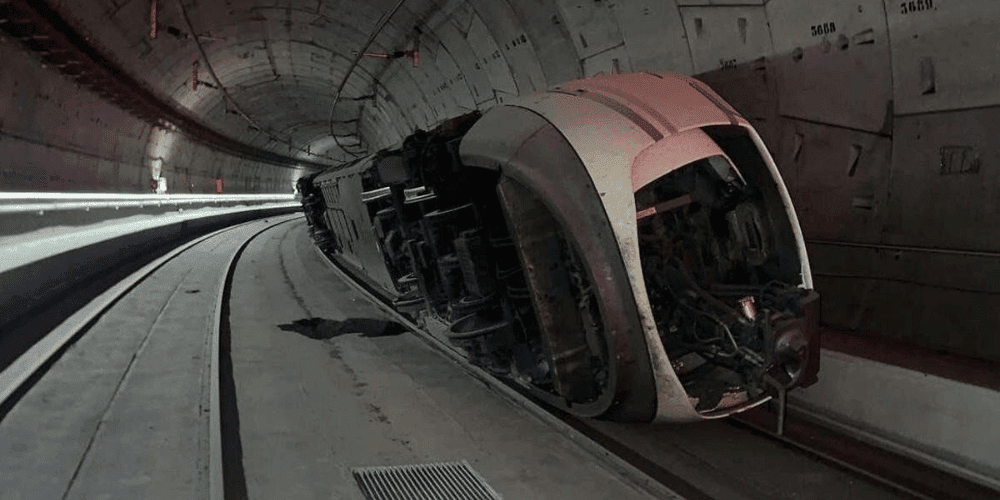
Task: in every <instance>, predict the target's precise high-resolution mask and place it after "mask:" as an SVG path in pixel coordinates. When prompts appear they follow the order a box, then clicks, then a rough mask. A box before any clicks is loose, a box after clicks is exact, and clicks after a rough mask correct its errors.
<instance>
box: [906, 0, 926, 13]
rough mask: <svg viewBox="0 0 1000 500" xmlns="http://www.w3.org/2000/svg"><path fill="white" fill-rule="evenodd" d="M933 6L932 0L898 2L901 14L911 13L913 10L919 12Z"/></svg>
mask: <svg viewBox="0 0 1000 500" xmlns="http://www.w3.org/2000/svg"><path fill="white" fill-rule="evenodd" d="M933 8H934V0H914V1H912V2H900V4H899V9H900V10H901V11H902V12H903V14H911V13H913V12H921V11H924V10H931V9H933Z"/></svg>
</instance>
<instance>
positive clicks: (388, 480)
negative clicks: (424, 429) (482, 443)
mask: <svg viewBox="0 0 1000 500" xmlns="http://www.w3.org/2000/svg"><path fill="white" fill-rule="evenodd" d="M351 472H352V473H353V474H354V479H355V480H357V482H358V486H360V487H361V491H362V492H363V493H364V494H365V498H367V499H368V500H438V499H440V500H452V499H454V500H502V497H501V496H500V495H498V494H497V492H496V491H493V488H490V486H489V485H488V484H486V481H485V480H484V479H483V477H482V476H480V475H479V473H478V472H476V471H475V470H473V469H472V466H470V465H469V462H467V461H465V460H462V461H461V462H446V463H436V464H416V465H390V466H386V467H355V468H353V469H351Z"/></svg>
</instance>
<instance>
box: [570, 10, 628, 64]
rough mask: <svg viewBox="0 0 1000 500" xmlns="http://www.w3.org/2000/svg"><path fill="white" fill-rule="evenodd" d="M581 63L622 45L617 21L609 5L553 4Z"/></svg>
mask: <svg viewBox="0 0 1000 500" xmlns="http://www.w3.org/2000/svg"><path fill="white" fill-rule="evenodd" d="M555 2H556V4H558V6H559V11H560V12H561V13H562V19H563V22H565V23H566V29H567V30H568V31H569V34H570V40H572V41H573V45H575V46H576V52H577V54H579V56H580V58H581V59H586V58H588V57H590V56H593V55H595V54H598V53H600V52H604V51H605V50H608V49H610V48H612V47H617V46H619V45H621V44H622V35H621V32H620V31H619V29H618V21H617V20H616V19H615V17H614V14H613V13H612V12H611V6H610V5H609V2H594V1H593V0H555Z"/></svg>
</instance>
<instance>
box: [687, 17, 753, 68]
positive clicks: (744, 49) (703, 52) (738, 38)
mask: <svg viewBox="0 0 1000 500" xmlns="http://www.w3.org/2000/svg"><path fill="white" fill-rule="evenodd" d="M680 11H681V17H682V18H683V19H684V29H685V31H686V32H687V39H688V45H689V46H690V48H691V57H692V58H693V61H694V72H695V73H705V72H708V71H713V70H717V69H724V68H731V67H734V66H736V65H739V64H743V63H747V62H750V61H753V60H754V59H757V58H759V57H763V56H766V55H769V54H771V52H772V50H771V34H770V32H769V31H768V25H767V15H766V14H765V12H764V7H757V6H731V7H681V8H680Z"/></svg>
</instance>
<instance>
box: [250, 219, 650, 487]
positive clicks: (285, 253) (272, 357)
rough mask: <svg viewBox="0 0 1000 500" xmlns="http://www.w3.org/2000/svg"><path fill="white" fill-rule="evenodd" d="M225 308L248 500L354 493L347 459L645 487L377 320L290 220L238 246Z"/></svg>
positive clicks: (532, 483)
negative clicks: (449, 464)
mask: <svg viewBox="0 0 1000 500" xmlns="http://www.w3.org/2000/svg"><path fill="white" fill-rule="evenodd" d="M231 318H232V353H233V354H232V356H233V365H234V377H235V380H236V388H237V401H238V406H239V414H240V435H241V440H242V447H243V465H244V468H245V474H246V480H247V488H248V492H249V495H250V497H251V498H261V499H267V498H344V499H352V498H353V499H361V498H363V496H362V495H361V493H360V490H359V489H358V486H357V484H356V483H355V481H354V479H353V477H352V476H351V472H350V471H351V468H352V467H360V466H375V465H409V464H419V463H428V462H445V461H456V460H462V459H465V460H468V462H469V463H470V464H471V465H472V467H473V468H474V469H476V470H477V471H478V472H479V473H480V474H481V475H482V476H483V477H484V478H485V479H486V481H487V482H488V483H489V484H490V485H491V486H492V487H493V488H494V489H495V490H497V491H498V492H499V493H500V494H501V495H502V496H503V497H504V498H507V499H536V498H537V499H554V498H569V499H580V500H582V499H591V498H592V499H609V498H614V499H625V498H648V497H647V496H645V494H644V493H641V492H639V491H637V490H635V489H633V488H632V487H630V486H628V485H626V484H625V483H623V482H622V481H621V480H620V478H619V477H618V476H617V475H615V474H614V473H611V472H609V471H607V470H605V469H603V468H602V467H601V466H600V465H599V464H598V463H595V461H594V458H593V457H592V456H590V455H588V454H587V453H585V452H584V451H583V450H581V449H580V448H578V447H577V446H576V445H574V444H572V443H571V442H569V441H568V440H567V439H565V438H563V437H562V436H561V435H560V434H558V433H556V432H555V431H554V430H553V429H552V428H551V427H548V426H547V425H545V424H543V423H541V422H540V421H539V420H537V419H536V418H535V417H533V416H531V415H530V414H527V413H526V412H525V411H523V410H521V409H519V408H518V407H516V406H514V405H512V404H511V403H508V402H507V401H506V400H504V399H503V398H501V397H500V396H498V395H496V394H493V393H492V392H491V391H490V390H489V389H488V388H487V387H486V386H484V385H483V384H482V383H481V382H478V381H477V380H476V379H474V378H472V377H471V376H469V375H468V374H467V373H465V372H464V371H463V370H462V369H461V368H460V367H458V366H456V365H455V364H454V363H453V362H450V361H448V360H447V359H445V358H444V357H443V356H442V355H441V354H439V353H437V352H436V351H434V350H432V349H431V348H430V347H428V346H427V345H426V344H424V343H423V342H422V341H420V340H419V339H418V338H416V337H415V336H413V335H412V334H409V333H404V334H398V331H394V330H393V329H392V328H391V327H390V328H389V329H388V330H387V331H386V330H384V327H385V323H384V322H381V323H380V322H379V321H373V320H384V319H385V318H384V316H383V315H382V314H381V313H380V312H379V311H378V310H377V309H376V308H375V307H373V306H371V305H370V304H368V303H366V302H364V301H363V300H361V299H358V298H355V297H354V295H353V293H352V289H351V288H349V286H348V285H346V284H344V283H342V282H340V281H339V280H338V279H337V278H335V277H334V275H333V273H331V272H330V270H329V269H328V268H327V267H326V265H325V264H324V263H323V262H321V261H320V260H319V256H318V255H316V253H315V251H314V250H313V248H312V243H311V242H310V241H308V237H307V234H306V230H305V226H304V224H302V223H300V222H295V223H290V224H286V225H283V226H279V227H277V228H275V229H273V230H270V231H269V232H267V233H265V234H264V235H262V237H261V238H259V239H258V240H255V242H254V243H252V244H251V245H250V246H249V247H248V248H247V251H246V252H245V253H244V255H243V257H242V259H241V261H240V264H239V267H238V270H237V273H236V276H235V282H234V292H233V297H232V314H231ZM309 318H321V319H323V320H325V321H313V322H305V321H301V320H305V319H309ZM296 321H299V323H297V324H296V323H295V322H296ZM312 337H315V338H312Z"/></svg>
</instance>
